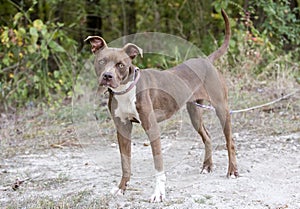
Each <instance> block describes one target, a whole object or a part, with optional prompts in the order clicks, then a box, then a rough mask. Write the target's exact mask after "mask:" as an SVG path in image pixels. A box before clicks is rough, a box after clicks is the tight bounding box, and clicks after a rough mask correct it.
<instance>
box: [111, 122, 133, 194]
mask: <svg viewBox="0 0 300 209" xmlns="http://www.w3.org/2000/svg"><path fill="white" fill-rule="evenodd" d="M116 126H117V138H118V143H119V150H120V154H121V165H122V178H121V181H120V184H119V186H118V189H117V190H116V191H114V193H115V194H124V193H125V190H126V186H127V183H128V182H129V180H130V175H131V137H130V136H131V130H132V123H131V122H130V121H126V123H123V122H120V123H116Z"/></svg>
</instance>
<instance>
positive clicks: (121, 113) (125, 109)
mask: <svg viewBox="0 0 300 209" xmlns="http://www.w3.org/2000/svg"><path fill="white" fill-rule="evenodd" d="M114 97H115V99H116V100H117V101H118V107H117V109H116V110H115V116H116V117H119V118H120V119H121V121H122V122H123V123H125V122H126V119H129V120H131V119H133V118H135V119H136V120H138V121H140V117H139V114H138V112H137V110H136V105H135V102H136V86H134V87H133V88H132V89H131V90H130V91H129V92H127V93H126V94H123V95H114Z"/></svg>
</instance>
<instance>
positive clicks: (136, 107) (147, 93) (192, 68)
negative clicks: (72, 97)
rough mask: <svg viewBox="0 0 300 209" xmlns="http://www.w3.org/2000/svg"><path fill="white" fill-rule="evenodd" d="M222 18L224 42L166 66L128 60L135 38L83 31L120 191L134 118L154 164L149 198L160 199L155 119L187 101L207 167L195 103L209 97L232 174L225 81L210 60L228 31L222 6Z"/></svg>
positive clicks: (134, 52) (208, 148) (208, 149)
mask: <svg viewBox="0 0 300 209" xmlns="http://www.w3.org/2000/svg"><path fill="white" fill-rule="evenodd" d="M222 16H223V19H224V21H225V39H224V43H223V44H222V45H221V47H220V48H218V49H217V50H216V51H215V52H213V53H212V54H210V55H209V56H208V57H204V58H203V57H200V58H192V59H189V60H187V61H185V62H183V63H182V64H179V65H177V66H175V67H172V68H170V69H168V70H164V71H159V70H156V69H143V70H139V69H138V68H137V67H136V66H135V65H133V64H132V61H133V59H134V58H136V57H137V56H138V55H140V56H142V55H143V51H142V49H141V48H140V47H138V46H137V45H135V44H132V43H128V44H126V45H125V46H124V47H123V48H110V47H108V46H107V44H106V42H105V40H104V39H103V38H102V37H99V36H88V37H87V38H86V39H85V41H89V42H90V44H91V46H92V52H93V53H94V55H95V60H94V67H95V71H96V75H97V78H98V82H99V86H100V87H102V88H107V89H108V91H109V101H108V109H109V111H110V114H111V115H112V118H113V121H114V124H115V126H116V129H117V139H118V144H119V149H120V154H121V166H122V178H121V181H120V184H119V186H118V190H117V192H118V193H121V194H124V192H125V190H126V186H127V183H128V181H129V180H130V176H131V130H132V126H133V123H140V124H141V125H142V127H143V129H144V130H145V132H146V134H147V136H148V138H149V140H150V145H151V149H152V154H153V160H154V167H155V170H156V175H155V177H156V186H155V190H154V193H153V195H152V196H151V197H150V202H161V201H163V200H164V199H165V183H166V176H165V172H164V166H163V156H162V151H161V140H160V131H159V125H158V123H159V122H161V121H164V120H166V119H168V118H170V117H171V116H172V115H173V114H174V113H176V112H177V111H178V110H179V109H180V108H181V107H182V106H184V105H185V104H186V107H187V110H188V113H189V116H190V119H191V122H192V125H193V127H194V128H195V130H196V131H197V132H198V133H199V135H200V136H201V138H202V140H203V143H204V145H205V158H204V162H203V166H202V171H201V172H204V171H206V172H211V171H212V166H213V162H212V145H211V139H210V136H209V133H208V131H207V130H206V128H205V126H204V123H203V121H202V117H201V115H202V110H201V109H200V108H199V107H197V105H196V104H195V103H199V104H201V103H203V102H204V101H209V102H210V103H211V105H212V106H213V107H214V108H215V112H216V115H217V117H218V118H219V120H220V123H221V125H222V127H223V132H224V135H225V139H226V146H227V150H228V158H229V166H228V172H227V176H228V177H229V176H231V175H233V176H235V177H237V176H238V175H239V174H238V170H237V163H236V155H235V145H234V141H233V138H232V131H231V122H230V112H229V108H228V93H227V87H226V84H225V81H224V78H223V77H222V75H221V74H220V73H219V72H218V71H216V70H215V68H214V67H213V65H212V63H213V62H214V60H216V59H218V58H219V57H220V56H222V55H223V54H224V53H225V52H226V51H227V48H228V45H229V40H230V36H231V31H230V25H229V20H228V16H227V14H226V13H225V11H224V10H222Z"/></svg>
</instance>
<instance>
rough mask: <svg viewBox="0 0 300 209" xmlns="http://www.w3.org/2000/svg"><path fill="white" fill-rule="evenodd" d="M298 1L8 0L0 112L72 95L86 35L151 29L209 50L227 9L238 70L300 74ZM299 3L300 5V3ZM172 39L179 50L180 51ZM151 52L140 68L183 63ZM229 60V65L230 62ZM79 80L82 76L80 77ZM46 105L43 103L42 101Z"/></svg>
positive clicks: (0, 13) (0, 35)
mask: <svg viewBox="0 0 300 209" xmlns="http://www.w3.org/2000/svg"><path fill="white" fill-rule="evenodd" d="M299 3H300V2H299V0H278V1H275V0H267V1H262V0H253V1H243V0H237V1H231V0H215V1H213V2H210V1H199V0H189V1H186V0H174V1H146V0H139V1H134V0H121V1H119V0H95V1H88V0H84V1H83V0H75V1H61V0H49V1H45V0H41V1H37V0H22V1H11V0H7V1H4V3H3V4H2V5H1V7H0V41H1V44H0V60H1V61H0V109H3V108H2V106H5V108H6V109H7V108H8V107H18V106H24V105H28V104H43V105H44V104H46V105H53V104H55V105H56V104H60V103H61V102H62V101H63V100H64V99H65V98H69V97H71V96H72V94H73V91H72V90H73V89H72V88H73V84H74V81H75V80H76V79H77V76H78V74H79V70H80V69H81V68H82V65H83V64H84V62H85V61H86V60H87V58H88V57H90V56H91V53H90V47H89V46H84V43H83V40H84V39H85V38H86V37H87V36H88V35H100V36H103V37H104V38H105V40H106V41H107V42H108V43H109V42H110V41H113V40H115V39H117V38H120V37H121V36H124V35H128V34H131V33H138V32H140V33H143V32H145V31H148V32H149V31H152V32H161V33H168V34H172V35H175V36H179V37H181V38H183V39H185V40H187V41H188V42H191V43H193V44H194V45H195V46H197V47H199V48H200V49H201V50H203V52H204V53H205V54H206V55H208V54H210V53H211V52H213V51H214V50H216V49H217V48H218V47H219V46H220V45H221V44H222V42H223V37H224V23H223V19H222V16H221V14H220V10H221V8H223V9H225V11H226V12H227V14H228V16H229V17H230V24H231V29H232V38H231V41H230V48H229V53H228V54H227V55H228V56H224V57H222V59H221V61H223V62H222V65H223V64H224V59H226V58H227V59H226V61H225V63H226V64H228V69H230V70H231V72H232V73H237V74H251V75H253V76H260V75H274V74H276V72H277V70H278V66H280V69H281V70H286V72H289V73H291V74H292V75H294V76H295V77H296V80H298V82H299V80H300V75H299V60H300V55H299V50H300V48H299V45H300V39H299V34H300V24H299V21H300V20H299V17H300V12H299V8H300V7H299V6H300V5H299ZM297 4H298V5H297ZM176 46H179V45H178V44H176V43H175V44H174V51H176V50H177V49H176ZM182 51H184V50H181V53H178V55H177V54H176V55H175V56H174V57H164V56H161V55H158V54H156V55H154V54H148V55H145V57H144V58H143V59H139V60H137V61H136V63H137V64H138V66H139V67H141V68H146V67H153V68H162V69H166V68H169V67H172V66H174V65H176V64H178V63H180V62H182V61H183V60H184V59H186V58H187V57H186V56H185V55H184V53H182ZM226 64H225V65H226ZM79 79H81V78H79ZM40 102H41V103H40Z"/></svg>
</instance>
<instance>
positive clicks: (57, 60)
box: [0, 8, 78, 107]
mask: <svg viewBox="0 0 300 209" xmlns="http://www.w3.org/2000/svg"><path fill="white" fill-rule="evenodd" d="M30 10H32V8H30V9H29V10H28V11H30ZM28 11H27V12H18V13H16V14H15V16H14V18H13V26H12V27H8V26H2V27H1V28H0V37H1V46H0V57H1V59H2V62H1V63H0V69H1V70H0V78H1V81H0V101H1V104H0V105H4V106H5V107H8V106H11V105H12V106H23V105H24V104H26V103H27V104H28V102H29V103H30V104H33V103H34V102H35V101H43V102H44V103H45V104H54V103H55V102H59V101H61V100H62V99H63V98H65V97H68V96H72V85H73V80H74V76H73V75H75V74H76V73H75V72H74V70H76V69H77V68H78V66H77V65H78V62H77V61H78V60H77V59H78V56H77V55H76V45H77V43H76V42H75V41H74V40H73V39H71V38H69V37H68V35H67V34H66V33H65V31H63V30H61V28H62V26H63V24H62V23H54V22H48V23H44V22H43V21H42V20H41V19H35V20H34V21H31V20H30V19H27V21H29V24H24V20H25V19H26V18H27V17H28Z"/></svg>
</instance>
